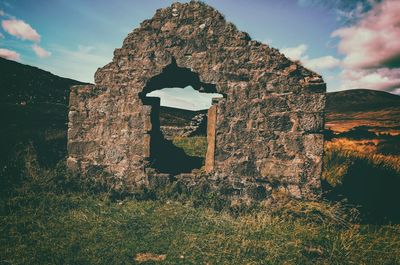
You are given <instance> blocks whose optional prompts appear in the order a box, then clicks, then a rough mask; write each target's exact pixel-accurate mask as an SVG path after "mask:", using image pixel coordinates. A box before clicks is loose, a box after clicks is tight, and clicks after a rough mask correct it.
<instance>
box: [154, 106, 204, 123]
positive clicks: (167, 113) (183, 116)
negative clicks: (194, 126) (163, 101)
mask: <svg viewBox="0 0 400 265" xmlns="http://www.w3.org/2000/svg"><path fill="white" fill-rule="evenodd" d="M201 113H207V110H198V111H192V110H185V109H178V108H171V107H164V106H161V107H160V124H161V125H163V126H177V127H183V126H186V125H188V123H189V122H190V121H191V120H192V118H193V117H194V116H196V115H197V114H201Z"/></svg>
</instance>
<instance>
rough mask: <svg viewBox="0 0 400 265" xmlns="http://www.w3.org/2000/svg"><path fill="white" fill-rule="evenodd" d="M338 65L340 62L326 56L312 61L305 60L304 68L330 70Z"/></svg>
mask: <svg viewBox="0 0 400 265" xmlns="http://www.w3.org/2000/svg"><path fill="white" fill-rule="evenodd" d="M339 65H340V60H339V59H337V58H335V57H333V56H331V55H328V56H322V57H318V58H314V59H306V60H305V61H304V66H305V67H307V68H310V69H313V70H314V69H332V68H335V67H337V66H339Z"/></svg>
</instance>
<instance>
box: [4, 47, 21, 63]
mask: <svg viewBox="0 0 400 265" xmlns="http://www.w3.org/2000/svg"><path fill="white" fill-rule="evenodd" d="M0 57H3V58H6V59H8V60H13V61H19V60H20V59H21V56H20V55H19V53H17V52H15V51H12V50H9V49H3V48H0Z"/></svg>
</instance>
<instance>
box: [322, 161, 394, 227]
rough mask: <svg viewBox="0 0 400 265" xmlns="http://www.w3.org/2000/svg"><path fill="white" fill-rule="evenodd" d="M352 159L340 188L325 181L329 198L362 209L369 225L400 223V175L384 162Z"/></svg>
mask: <svg viewBox="0 0 400 265" xmlns="http://www.w3.org/2000/svg"><path fill="white" fill-rule="evenodd" d="M347 159H349V157H347ZM350 159H351V161H349V160H347V161H342V163H343V165H344V167H345V170H344V174H343V175H342V176H341V180H340V181H339V182H338V183H336V185H331V184H329V183H328V181H326V180H323V188H324V190H325V194H326V197H327V199H329V200H333V201H338V200H343V199H344V200H345V201H347V203H349V204H352V205H356V206H358V207H359V210H360V213H361V217H362V221H363V222H365V223H381V224H382V223H400V192H399V189H400V174H399V172H398V171H397V170H396V169H394V168H393V167H390V166H388V165H386V164H384V163H383V162H381V163H372V162H371V161H370V160H368V159H366V158H361V157H351V158H350ZM337 162H339V161H337ZM346 163H347V164H346ZM325 170H337V169H335V168H330V169H329V168H327V169H325Z"/></svg>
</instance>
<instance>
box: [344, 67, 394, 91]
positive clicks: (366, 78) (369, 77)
mask: <svg viewBox="0 0 400 265" xmlns="http://www.w3.org/2000/svg"><path fill="white" fill-rule="evenodd" d="M340 77H341V79H342V85H341V89H353V88H369V89H376V90H384V91H387V92H392V93H399V92H400V69H399V68H397V69H389V68H381V69H358V70H355V69H344V70H343V71H342V73H341V74H340Z"/></svg>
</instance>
